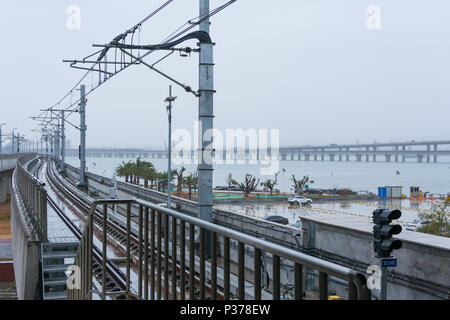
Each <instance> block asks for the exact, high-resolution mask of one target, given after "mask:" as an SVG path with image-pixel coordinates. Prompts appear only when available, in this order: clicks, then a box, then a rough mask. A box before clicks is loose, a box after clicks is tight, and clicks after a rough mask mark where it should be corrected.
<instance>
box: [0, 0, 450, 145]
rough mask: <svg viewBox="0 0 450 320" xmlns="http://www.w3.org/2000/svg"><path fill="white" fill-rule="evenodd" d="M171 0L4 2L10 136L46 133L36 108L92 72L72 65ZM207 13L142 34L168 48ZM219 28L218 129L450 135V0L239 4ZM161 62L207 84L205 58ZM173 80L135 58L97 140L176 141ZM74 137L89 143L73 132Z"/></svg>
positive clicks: (101, 93)
mask: <svg viewBox="0 0 450 320" xmlns="http://www.w3.org/2000/svg"><path fill="white" fill-rule="evenodd" d="M163 2H164V0H151V1H150V0H128V1H119V0H72V1H65V0H58V1H56V0H46V1H44V0H40V1H39V0H2V2H1V7H0V8H1V10H0V26H1V29H2V31H3V37H2V50H0V61H1V71H2V76H1V77H0V88H1V89H0V92H1V98H0V99H1V100H0V101H1V102H0V106H1V112H0V123H1V122H6V123H7V126H6V127H4V132H5V131H6V132H10V131H11V129H12V128H14V127H17V128H19V130H20V132H21V133H24V134H25V135H26V136H28V137H32V136H37V135H36V134H35V133H32V132H30V129H32V128H34V127H35V125H34V122H33V121H32V120H31V119H28V117H30V116H33V115H37V114H38V113H39V109H42V108H47V107H50V106H51V105H53V104H54V103H56V102H57V101H58V100H59V99H60V98H61V97H62V96H63V95H64V94H66V93H67V92H68V91H69V90H70V89H71V88H72V86H73V85H74V84H75V83H76V81H77V80H78V79H79V78H80V77H81V75H82V74H83V72H82V71H80V70H74V69H70V68H69V66H68V65H67V64H64V63H62V60H63V59H81V58H83V57H85V56H87V55H89V54H91V53H93V52H94V51H95V48H93V47H92V44H93V43H101V44H104V43H107V42H109V41H110V40H111V39H112V38H113V37H114V36H116V35H117V34H119V33H121V32H123V31H125V30H126V29H128V28H129V27H131V26H133V25H134V24H135V23H137V22H138V21H139V20H140V19H142V18H143V17H145V16H146V15H147V14H148V13H150V12H151V11H153V10H154V9H156V8H157V7H158V6H159V5H161V4H162V3H163ZM224 2H225V1H224V0H221V1H218V0H216V1H211V3H212V5H211V7H215V6H217V5H220V4H222V3H224ZM70 5H77V6H79V8H80V9H81V29H79V30H76V29H75V30H70V29H69V28H68V27H67V25H66V24H67V18H68V17H69V15H68V14H67V11H66V10H67V8H68V7H69V6H70ZM371 5H376V6H378V8H379V9H380V12H381V16H380V17H381V18H380V20H379V21H380V27H381V28H380V29H369V28H368V26H367V20H368V19H369V18H370V15H369V14H368V13H367V9H368V7H369V6H371ZM196 16H198V0H174V1H173V3H172V4H171V5H170V6H169V7H167V8H166V9H165V10H164V11H163V12H161V13H159V14H158V15H157V16H155V17H154V18H152V19H151V20H149V21H148V22H147V23H146V24H145V25H144V27H143V30H142V34H141V39H142V43H148V44H150V43H158V42H160V41H161V40H163V39H164V38H165V37H166V36H168V35H169V34H170V33H171V32H172V31H174V30H175V29H176V28H177V27H179V26H181V25H182V24H184V23H185V22H186V21H187V20H189V19H191V18H194V17H196ZM372 17H373V16H372ZM372 26H373V25H372ZM211 28H212V29H211V35H212V39H213V41H214V42H215V43H216V46H215V49H214V50H215V52H214V54H215V57H214V59H215V63H216V69H215V88H216V90H217V94H216V95H215V105H214V108H215V116H216V118H215V127H217V128H219V129H227V128H230V129H234V128H242V129H248V128H255V129H280V140H281V145H283V146H288V145H305V144H331V143H355V142H356V141H357V140H359V142H373V141H374V140H376V141H378V142H387V141H405V140H428V139H442V140H444V139H449V138H450V125H449V123H450V109H449V107H448V105H449V102H450V81H449V80H450V2H449V1H448V0H434V1H429V0H386V1H381V0H373V1H366V0H340V1H336V0H285V1H267V0H238V1H237V2H236V3H235V4H233V5H232V6H231V7H229V8H227V9H226V10H224V11H222V12H221V13H219V14H218V15H217V16H215V17H214V18H213V19H212V26H211ZM190 45H195V41H192V42H191V43H190ZM158 57H159V56H158V55H153V56H151V58H149V59H148V61H149V62H152V61H153V62H154V61H156V60H157V58H158ZM159 67H160V68H161V69H162V70H163V71H165V72H167V73H168V74H170V75H172V76H174V77H175V78H176V79H178V80H179V81H180V82H183V83H186V84H188V85H191V86H192V87H193V88H195V89H197V88H198V79H197V75H198V56H197V55H196V54H193V55H192V57H191V58H182V57H179V56H178V55H176V54H175V55H173V56H172V57H171V58H169V59H167V60H165V61H164V62H163V63H161V64H160V65H159ZM85 84H86V86H87V87H90V86H91V77H88V79H87V81H86V82H85ZM169 84H170V82H169V81H168V80H166V79H164V78H162V77H161V76H160V75H158V74H156V73H154V72H152V71H151V70H149V69H147V68H145V67H144V66H133V67H131V68H129V69H127V70H126V71H124V72H122V73H120V74H118V75H117V76H115V77H114V78H113V79H111V80H110V81H109V82H107V83H106V84H105V85H104V86H102V87H101V88H99V89H98V90H97V91H95V92H94V93H93V94H92V95H91V96H90V97H89V98H88V106H87V124H88V136H87V143H88V147H89V146H90V147H95V146H108V147H150V146H154V147H156V146H158V147H161V146H164V145H165V144H166V140H167V138H166V135H167V134H166V132H167V117H166V111H165V109H164V103H163V100H164V98H165V97H166V96H167V95H168V85H169ZM78 94H79V93H78V92H76V93H75V95H78ZM174 95H176V96H178V99H177V101H176V104H175V107H174V128H175V129H176V128H186V129H189V130H191V131H193V122H194V121H195V120H196V119H197V117H198V102H197V99H196V98H195V97H194V96H193V95H191V94H187V93H185V92H183V91H182V89H181V88H179V87H174ZM70 120H71V121H73V122H78V121H79V118H78V115H73V116H72V117H71V118H70ZM67 137H68V139H70V140H71V141H72V147H74V146H76V145H78V142H79V133H78V132H77V131H76V130H75V129H72V128H69V129H68V131H67Z"/></svg>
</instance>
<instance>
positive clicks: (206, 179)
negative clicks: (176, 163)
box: [198, 0, 214, 257]
mask: <svg viewBox="0 0 450 320" xmlns="http://www.w3.org/2000/svg"><path fill="white" fill-rule="evenodd" d="M199 1H200V17H204V16H206V15H208V14H209V0H199ZM200 31H204V32H206V33H208V34H209V32H210V22H209V19H205V20H204V21H203V22H202V23H201V24H200ZM199 60H200V61H199V95H200V96H199V115H198V119H199V125H200V129H199V134H200V137H199V146H198V147H199V148H200V150H198V156H199V159H198V161H199V162H198V218H200V219H203V220H206V221H212V209H213V192H212V188H213V170H214V169H213V164H212V151H213V150H212V147H211V146H212V138H210V139H209V140H206V139H205V136H206V135H205V134H208V133H211V131H212V129H213V119H214V103H213V95H214V61H213V44H212V43H200V59H199ZM209 136H210V137H211V136H212V134H209ZM205 236H206V239H205V244H206V245H207V247H206V248H205V249H206V257H208V256H209V255H210V249H211V248H210V241H209V239H210V234H209V232H208V233H207V234H206V235H205Z"/></svg>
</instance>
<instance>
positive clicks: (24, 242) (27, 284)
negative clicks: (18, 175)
mask: <svg viewBox="0 0 450 320" xmlns="http://www.w3.org/2000/svg"><path fill="white" fill-rule="evenodd" d="M34 157H35V154H26V155H21V156H20V161H21V162H22V163H25V162H27V161H29V160H31V159H32V158H34ZM11 191H12V192H11V233H12V253H13V261H14V275H15V279H16V288H17V297H18V299H20V300H33V299H35V298H36V297H37V294H38V284H39V278H40V277H39V274H40V273H39V259H40V255H39V247H40V242H39V239H38V238H37V236H36V235H35V234H33V232H32V230H31V228H30V226H29V225H28V223H27V220H26V210H25V206H24V204H23V202H22V200H21V198H20V196H19V194H18V192H17V185H16V182H15V180H14V174H13V176H12V189H11Z"/></svg>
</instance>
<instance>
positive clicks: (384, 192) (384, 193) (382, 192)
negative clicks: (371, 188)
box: [378, 187, 387, 199]
mask: <svg viewBox="0 0 450 320" xmlns="http://www.w3.org/2000/svg"><path fill="white" fill-rule="evenodd" d="M378 198H381V199H386V198H387V188H386V187H379V188H378Z"/></svg>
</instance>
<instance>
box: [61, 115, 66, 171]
mask: <svg viewBox="0 0 450 320" xmlns="http://www.w3.org/2000/svg"><path fill="white" fill-rule="evenodd" d="M65 122H66V120H65V118H64V110H61V172H66V165H65V164H66V132H65V125H64V124H65Z"/></svg>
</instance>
